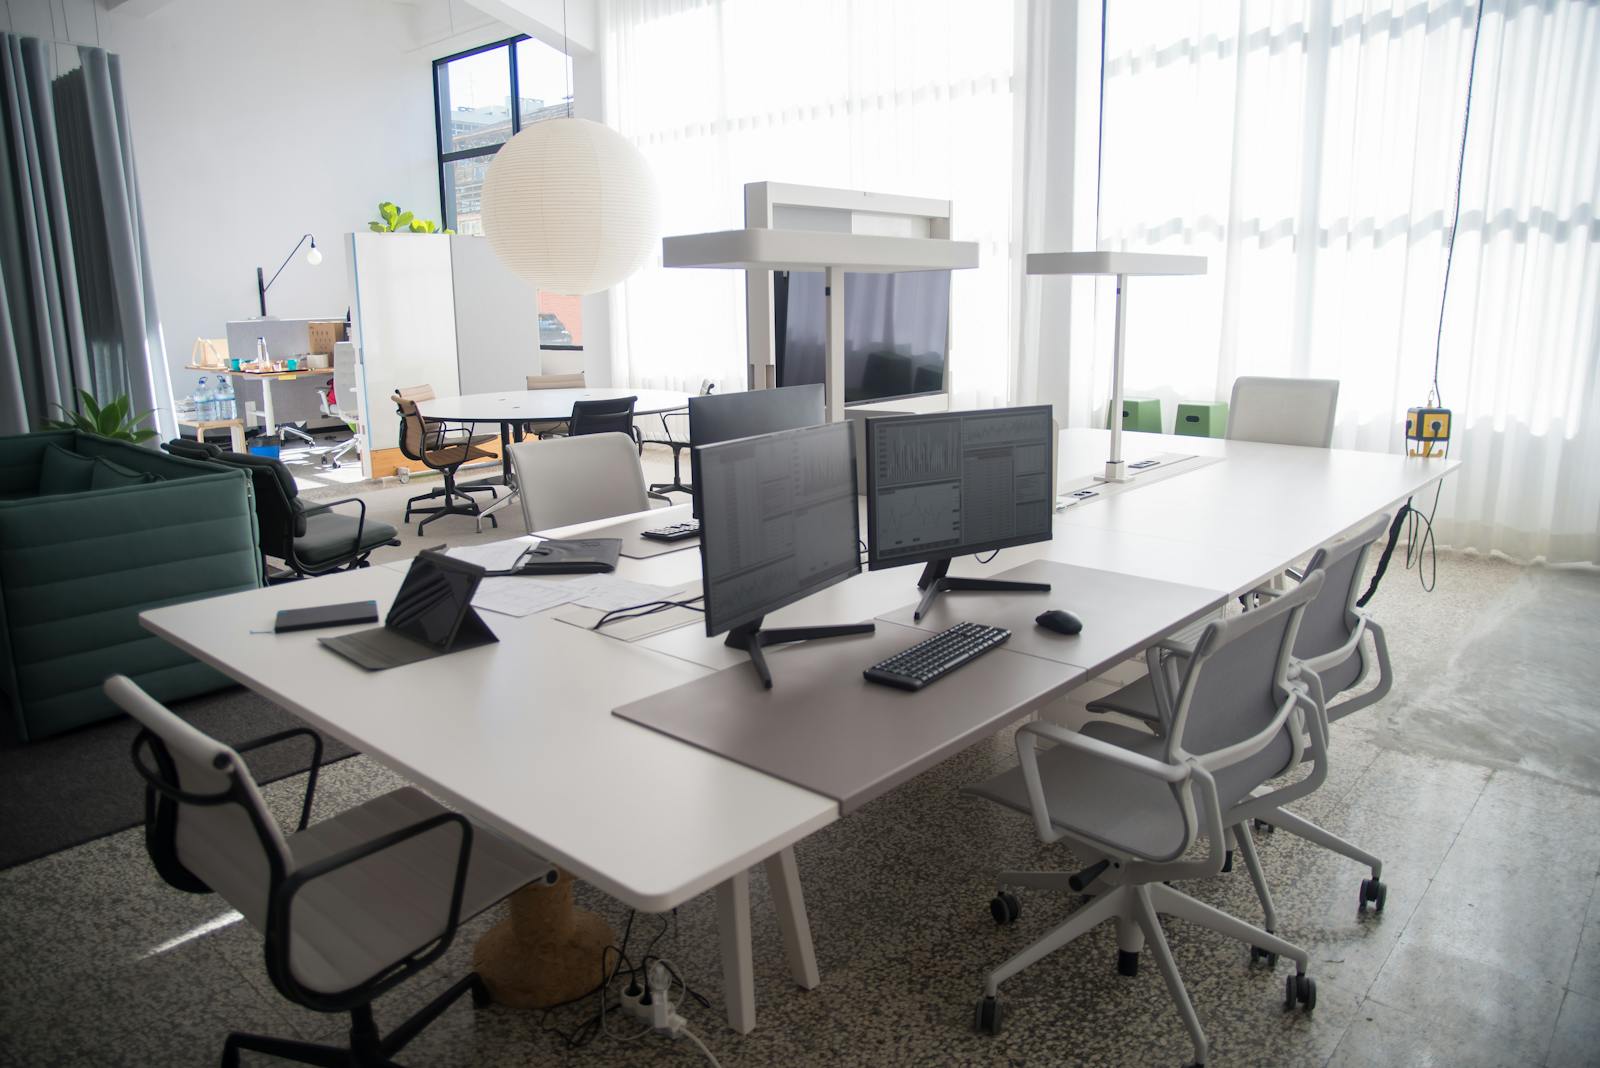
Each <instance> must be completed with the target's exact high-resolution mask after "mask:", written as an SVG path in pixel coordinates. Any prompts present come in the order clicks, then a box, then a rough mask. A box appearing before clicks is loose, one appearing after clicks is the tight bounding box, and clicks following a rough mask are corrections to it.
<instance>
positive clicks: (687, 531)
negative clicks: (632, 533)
mask: <svg viewBox="0 0 1600 1068" xmlns="http://www.w3.org/2000/svg"><path fill="white" fill-rule="evenodd" d="M699 533H700V520H698V519H690V520H688V521H687V522H683V523H673V524H672V525H671V526H667V527H652V528H651V529H650V530H642V531H640V532H639V536H640V537H641V538H654V539H655V540H657V541H681V540H682V539H684V538H693V537H695V536H696V535H698V534H699Z"/></svg>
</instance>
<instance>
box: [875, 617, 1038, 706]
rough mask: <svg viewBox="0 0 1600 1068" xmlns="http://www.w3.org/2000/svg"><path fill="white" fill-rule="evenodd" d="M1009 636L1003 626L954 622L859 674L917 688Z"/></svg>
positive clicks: (889, 684)
mask: <svg viewBox="0 0 1600 1068" xmlns="http://www.w3.org/2000/svg"><path fill="white" fill-rule="evenodd" d="M1009 637H1011V632H1010V631H1009V630H1006V629H1005V628H1004V627H988V626H984V625H983V624H982V623H957V624H956V625H955V626H953V627H951V628H949V629H948V630H941V631H940V632H939V633H938V634H935V635H934V636H933V637H931V638H928V639H926V640H925V641H920V642H918V643H917V644H915V645H913V646H912V647H911V648H909V649H904V650H902V651H900V652H898V653H896V654H894V655H893V656H891V657H889V658H888V659H885V660H880V661H878V662H877V663H876V664H873V665H872V666H871V667H869V668H867V669H866V670H865V671H863V672H862V673H861V674H862V676H863V677H865V678H866V680H867V681H868V682H879V683H882V684H883V685H885V686H894V687H897V688H899V689H902V690H920V689H922V688H923V687H924V686H927V685H928V684H929V683H932V682H937V681H938V680H940V679H942V678H944V677H945V676H946V675H948V674H950V672H952V671H954V670H955V669H956V668H958V667H961V666H962V665H963V664H968V663H971V662H972V661H974V660H976V659H978V657H980V656H982V655H983V654H984V653H987V652H988V651H989V650H990V649H995V648H998V647H999V646H1000V645H1001V644H1003V643H1004V642H1005V640H1006V639H1007V638H1009Z"/></svg>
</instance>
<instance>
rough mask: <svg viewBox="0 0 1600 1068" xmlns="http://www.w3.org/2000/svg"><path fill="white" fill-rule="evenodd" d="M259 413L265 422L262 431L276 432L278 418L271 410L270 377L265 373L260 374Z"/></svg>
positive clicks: (267, 432) (265, 432)
mask: <svg viewBox="0 0 1600 1068" xmlns="http://www.w3.org/2000/svg"><path fill="white" fill-rule="evenodd" d="M261 414H262V416H263V417H264V418H265V419H266V422H267V425H266V429H265V430H263V431H262V433H264V434H269V435H270V434H276V433H277V432H278V419H277V416H276V415H275V414H274V413H273V411H272V379H271V378H269V377H267V376H266V375H263V376H261Z"/></svg>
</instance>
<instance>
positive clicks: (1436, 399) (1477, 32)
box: [1428, 0, 1487, 405]
mask: <svg viewBox="0 0 1600 1068" xmlns="http://www.w3.org/2000/svg"><path fill="white" fill-rule="evenodd" d="M1486 5H1487V0H1478V15H1477V22H1476V24H1475V25H1474V26H1473V29H1472V58H1471V60H1470V61H1469V62H1468V63H1467V100H1466V104H1465V106H1464V107H1463V108H1462V109H1461V111H1462V114H1461V145H1460V148H1459V150H1458V152H1457V154H1456V202H1455V206H1454V208H1453V209H1452V210H1451V215H1450V242H1449V244H1448V245H1447V246H1446V251H1445V256H1444V284H1443V285H1442V286H1440V287H1439V328H1438V331H1437V332H1436V333H1435V334H1434V337H1433V390H1432V392H1430V393H1429V394H1428V404H1429V405H1443V404H1444V396H1443V395H1442V394H1441V393H1440V392H1439V355H1440V353H1441V352H1442V351H1443V348H1444V306H1445V301H1446V300H1447V299H1448V298H1449V296H1450V266H1451V264H1453V263H1454V262H1455V258H1456V227H1458V226H1459V225H1460V224H1461V183H1462V177H1463V175H1464V174H1465V171H1466V164H1467V128H1468V126H1469V125H1470V124H1471V122H1472V83H1473V80H1474V79H1475V78H1476V77H1477V75H1478V41H1479V40H1480V39H1482V37H1483V9H1484V7H1485V6H1486Z"/></svg>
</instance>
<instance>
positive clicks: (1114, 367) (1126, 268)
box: [1028, 252, 1206, 482]
mask: <svg viewBox="0 0 1600 1068" xmlns="http://www.w3.org/2000/svg"><path fill="white" fill-rule="evenodd" d="M1028 273H1029V274H1078V275H1084V274H1089V275H1098V274H1104V275H1115V276H1116V279H1117V334H1116V346H1115V348H1114V349H1113V350H1112V358H1111V420H1110V422H1111V457H1110V458H1109V459H1108V460H1106V473H1105V477H1103V478H1101V479H1100V481H1101V482H1127V481H1128V477H1129V476H1128V470H1127V465H1126V464H1124V463H1123V461H1122V335H1123V322H1124V309H1125V307H1126V305H1125V303H1124V301H1125V300H1126V298H1127V289H1128V278H1129V276H1130V275H1135V274H1146V275H1155V274H1205V273H1206V258H1205V257H1204V256H1168V255H1162V254H1159V253H1154V252H1032V253H1029V254H1028Z"/></svg>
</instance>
